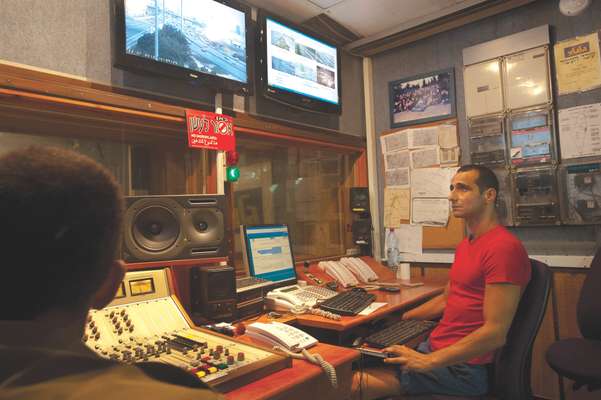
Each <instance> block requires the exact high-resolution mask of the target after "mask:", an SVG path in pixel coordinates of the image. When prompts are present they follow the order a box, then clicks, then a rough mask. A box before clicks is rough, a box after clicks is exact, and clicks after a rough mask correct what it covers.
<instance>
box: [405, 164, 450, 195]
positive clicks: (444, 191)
mask: <svg viewBox="0 0 601 400" xmlns="http://www.w3.org/2000/svg"><path fill="white" fill-rule="evenodd" d="M456 170H457V168H420V169H415V170H412V171H411V182H412V185H411V197H412V198H413V197H439V198H445V199H446V198H447V196H448V195H449V185H450V184H451V178H452V177H453V175H455V171H456Z"/></svg>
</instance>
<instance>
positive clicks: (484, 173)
mask: <svg viewBox="0 0 601 400" xmlns="http://www.w3.org/2000/svg"><path fill="white" fill-rule="evenodd" d="M469 171H478V178H477V179H476V185H478V189H480V193H484V191H485V190H486V189H490V188H492V189H495V192H496V193H497V197H498V195H499V180H498V179H497V176H496V175H495V173H494V172H492V170H491V169H490V168H488V167H485V166H483V165H474V164H466V165H463V166H461V167H460V168H459V169H458V170H457V173H459V172H469Z"/></svg>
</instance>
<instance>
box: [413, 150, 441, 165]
mask: <svg viewBox="0 0 601 400" xmlns="http://www.w3.org/2000/svg"><path fill="white" fill-rule="evenodd" d="M438 165H440V159H439V152H438V146H436V147H429V148H426V149H420V150H413V151H412V152H411V168H412V169H416V168H427V167H435V166H438Z"/></svg>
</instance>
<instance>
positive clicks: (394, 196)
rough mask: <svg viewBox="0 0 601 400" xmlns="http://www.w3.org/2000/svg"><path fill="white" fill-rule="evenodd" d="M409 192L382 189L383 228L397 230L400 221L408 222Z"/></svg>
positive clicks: (387, 188) (396, 189)
mask: <svg viewBox="0 0 601 400" xmlns="http://www.w3.org/2000/svg"><path fill="white" fill-rule="evenodd" d="M410 207H411V191H410V190H409V189H400V188H390V187H386V188H384V227H386V228H397V227H399V226H401V220H404V221H408V220H409V218H410V216H411V213H410Z"/></svg>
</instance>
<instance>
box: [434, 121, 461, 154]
mask: <svg viewBox="0 0 601 400" xmlns="http://www.w3.org/2000/svg"><path fill="white" fill-rule="evenodd" d="M438 145H439V146H440V147H442V148H443V149H451V148H453V147H457V146H459V143H457V126H456V125H453V124H444V125H439V126H438Z"/></svg>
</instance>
